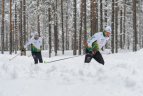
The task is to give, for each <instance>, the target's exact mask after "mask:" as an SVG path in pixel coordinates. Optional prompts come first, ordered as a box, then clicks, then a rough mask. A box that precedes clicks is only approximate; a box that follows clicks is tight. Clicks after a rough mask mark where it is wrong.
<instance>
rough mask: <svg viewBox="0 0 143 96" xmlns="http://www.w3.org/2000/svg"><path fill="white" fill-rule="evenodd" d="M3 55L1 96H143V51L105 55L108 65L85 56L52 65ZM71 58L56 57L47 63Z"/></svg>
mask: <svg viewBox="0 0 143 96" xmlns="http://www.w3.org/2000/svg"><path fill="white" fill-rule="evenodd" d="M13 56H15V55H12V56H11V55H8V54H5V55H1V54H0V96H143V91H142V90H143V86H142V85H143V70H142V69H143V50H140V51H138V52H128V53H118V54H109V55H105V54H104V55H103V57H104V59H105V62H106V63H105V65H104V66H102V65H100V64H98V63H97V62H96V61H94V60H92V61H91V63H90V64H85V63H84V62H83V61H84V56H79V57H75V58H71V59H67V60H63V61H58V62H53V63H48V64H44V63H43V64H38V65H34V64H33V59H32V57H31V56H30V57H28V56H18V57H16V58H15V59H13V60H12V61H9V59H10V58H12V57H13ZM67 57H71V56H70V55H68V54H66V55H65V56H57V57H55V56H53V57H52V58H47V52H43V58H44V60H48V61H51V60H57V59H60V58H67Z"/></svg>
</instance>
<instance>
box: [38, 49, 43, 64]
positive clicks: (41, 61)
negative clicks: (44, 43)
mask: <svg viewBox="0 0 143 96" xmlns="http://www.w3.org/2000/svg"><path fill="white" fill-rule="evenodd" d="M38 59H39V62H40V63H43V59H42V55H41V52H38Z"/></svg>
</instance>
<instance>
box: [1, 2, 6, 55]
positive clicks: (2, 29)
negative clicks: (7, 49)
mask: <svg viewBox="0 0 143 96" xmlns="http://www.w3.org/2000/svg"><path fill="white" fill-rule="evenodd" d="M4 18H5V0H2V25H1V53H2V54H4V36H5V32H4V31H5V30H4Z"/></svg>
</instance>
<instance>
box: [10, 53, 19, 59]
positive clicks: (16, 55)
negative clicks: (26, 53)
mask: <svg viewBox="0 0 143 96" xmlns="http://www.w3.org/2000/svg"><path fill="white" fill-rule="evenodd" d="M19 54H20V53H18V54H17V55H15V56H14V57H12V58H10V59H9V61H11V60H13V59H14V58H16V57H17V56H18V55H19Z"/></svg>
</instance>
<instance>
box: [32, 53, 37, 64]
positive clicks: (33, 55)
mask: <svg viewBox="0 0 143 96" xmlns="http://www.w3.org/2000/svg"><path fill="white" fill-rule="evenodd" d="M32 57H33V59H34V62H35V64H38V58H37V54H36V53H35V52H32Z"/></svg>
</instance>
